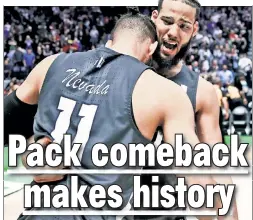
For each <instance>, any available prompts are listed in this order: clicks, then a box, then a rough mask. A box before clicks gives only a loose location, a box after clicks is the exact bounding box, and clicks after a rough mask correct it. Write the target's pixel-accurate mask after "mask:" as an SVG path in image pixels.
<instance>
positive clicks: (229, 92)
mask: <svg viewBox="0 0 253 220" xmlns="http://www.w3.org/2000/svg"><path fill="white" fill-rule="evenodd" d="M225 93H226V96H227V97H228V101H229V106H230V109H231V110H233V109H234V108H236V107H237V106H241V105H243V106H247V104H248V101H247V99H246V97H245V94H244V92H243V91H239V89H238V88H236V87H235V86H234V85H233V84H229V83H228V86H227V87H226V88H225Z"/></svg>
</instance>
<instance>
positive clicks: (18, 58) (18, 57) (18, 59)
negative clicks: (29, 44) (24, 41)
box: [12, 45, 24, 67]
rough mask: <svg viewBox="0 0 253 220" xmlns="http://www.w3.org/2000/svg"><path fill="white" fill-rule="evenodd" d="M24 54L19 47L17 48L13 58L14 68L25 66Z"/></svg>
mask: <svg viewBox="0 0 253 220" xmlns="http://www.w3.org/2000/svg"><path fill="white" fill-rule="evenodd" d="M23 60H24V54H23V53H22V52H21V48H20V47H19V45H17V47H16V48H15V52H14V54H13V56H12V62H13V65H14V66H19V67H22V66H23Z"/></svg>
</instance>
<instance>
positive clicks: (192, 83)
mask: <svg viewBox="0 0 253 220" xmlns="http://www.w3.org/2000/svg"><path fill="white" fill-rule="evenodd" d="M169 79H170V80H172V81H173V82H175V83H177V84H178V85H180V86H181V87H182V88H183V89H184V91H185V92H186V93H187V95H188V97H189V99H190V101H191V103H192V107H193V109H194V112H196V96H197V88H198V82H199V74H197V73H195V72H193V71H191V70H190V69H189V68H188V67H187V66H185V65H183V67H182V69H181V71H180V72H179V73H178V74H177V75H175V76H173V77H171V78H169Z"/></svg>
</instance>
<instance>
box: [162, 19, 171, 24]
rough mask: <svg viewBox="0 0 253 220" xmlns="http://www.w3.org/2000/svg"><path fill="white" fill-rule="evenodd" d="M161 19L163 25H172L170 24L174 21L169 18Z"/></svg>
mask: <svg viewBox="0 0 253 220" xmlns="http://www.w3.org/2000/svg"><path fill="white" fill-rule="evenodd" d="M162 21H163V23H164V24H165V25H172V24H174V22H173V21H172V20H169V19H162Z"/></svg>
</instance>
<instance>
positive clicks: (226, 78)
mask: <svg viewBox="0 0 253 220" xmlns="http://www.w3.org/2000/svg"><path fill="white" fill-rule="evenodd" d="M217 76H218V77H219V78H220V79H221V83H222V85H223V86H226V85H230V84H232V83H233V82H234V75H233V73H232V72H231V71H230V70H228V66H227V65H226V64H225V65H223V66H222V70H221V71H219V72H218V74H217Z"/></svg>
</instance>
